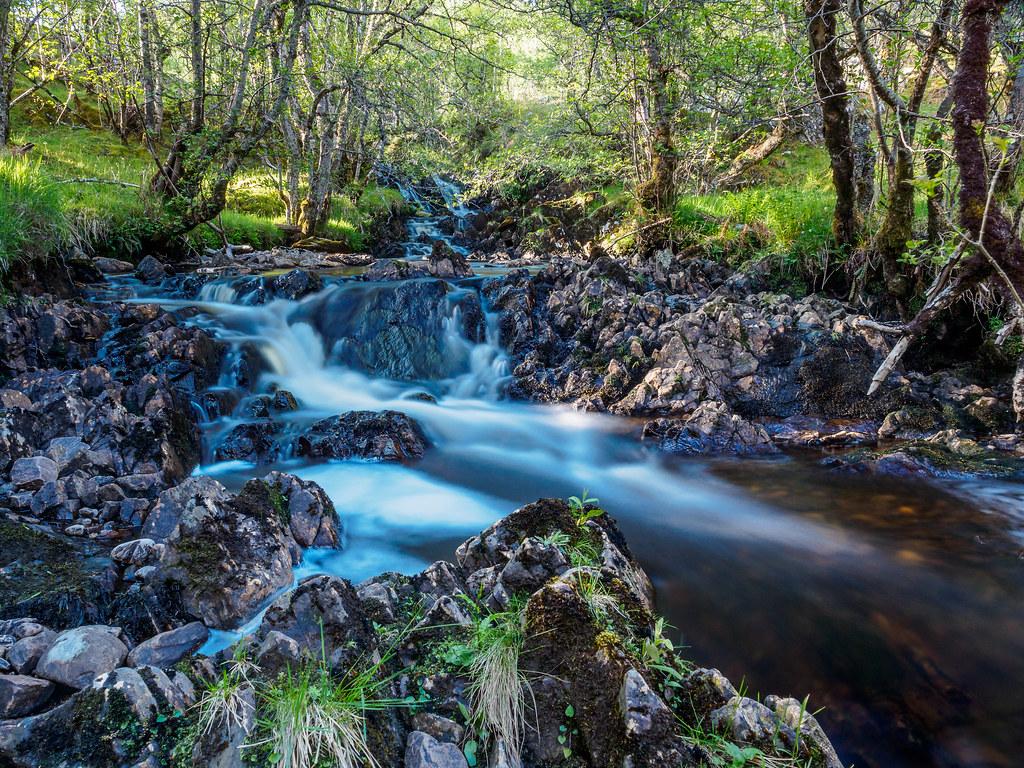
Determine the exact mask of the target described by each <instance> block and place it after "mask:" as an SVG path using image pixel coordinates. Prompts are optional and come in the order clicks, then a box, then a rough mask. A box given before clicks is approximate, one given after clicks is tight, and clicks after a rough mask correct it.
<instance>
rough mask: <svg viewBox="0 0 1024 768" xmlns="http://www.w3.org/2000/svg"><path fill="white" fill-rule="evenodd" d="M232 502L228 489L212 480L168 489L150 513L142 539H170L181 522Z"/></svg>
mask: <svg viewBox="0 0 1024 768" xmlns="http://www.w3.org/2000/svg"><path fill="white" fill-rule="evenodd" d="M230 498H231V494H230V493H228V490H227V488H225V487H224V486H223V485H221V484H220V483H218V482H217V481H216V480H214V479H213V478H211V477H205V476H201V477H190V478H188V479H187V480H186V481H185V482H183V483H180V484H179V485H176V486H174V487H173V488H168V489H167V490H166V491H164V492H163V493H161V494H160V498H159V501H157V504H156V506H155V507H154V508H153V510H152V511H151V512H150V513H149V516H148V517H147V518H146V522H145V524H144V525H143V528H142V535H143V536H145V537H146V538H149V539H152V540H154V541H161V540H163V539H166V538H167V537H168V536H170V535H171V534H172V533H173V532H174V530H175V528H177V526H178V523H179V522H180V521H181V520H182V518H185V517H188V518H197V517H201V516H203V515H205V514H212V513H214V512H215V511H216V510H217V509H218V508H219V507H220V505H222V504H224V503H226V502H227V501H228V500H229V499H230Z"/></svg>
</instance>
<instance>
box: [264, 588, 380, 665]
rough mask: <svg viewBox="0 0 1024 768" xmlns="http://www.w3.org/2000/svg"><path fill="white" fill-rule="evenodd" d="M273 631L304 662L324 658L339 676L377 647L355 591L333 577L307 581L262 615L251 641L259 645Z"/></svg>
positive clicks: (282, 597)
mask: <svg viewBox="0 0 1024 768" xmlns="http://www.w3.org/2000/svg"><path fill="white" fill-rule="evenodd" d="M272 631H276V632H279V633H281V634H282V635H284V636H286V637H288V638H291V639H292V640H294V641H295V642H296V643H297V645H298V648H299V653H300V654H301V655H302V656H304V657H305V658H307V659H319V658H321V656H322V655H326V659H327V662H328V664H329V665H330V667H331V669H334V670H338V671H347V670H348V668H349V667H350V666H351V665H352V663H353V662H355V660H356V659H358V658H360V657H365V656H368V655H370V653H371V649H372V648H373V647H374V645H375V643H376V635H375V633H374V631H373V625H372V624H371V623H370V620H369V618H368V617H367V615H366V613H365V611H364V610H363V607H362V603H361V602H360V600H359V596H358V595H357V594H356V591H355V590H354V589H353V588H352V585H351V584H349V583H348V582H347V581H345V580H344V579H339V578H337V577H335V576H311V577H310V578H308V579H305V580H304V581H303V582H302V583H300V584H299V586H298V587H296V588H295V590H293V591H292V592H289V593H287V594H285V595H282V596H281V597H279V598H278V599H277V600H275V601H274V603H273V604H272V605H271V606H270V607H269V608H268V609H267V612H266V614H264V617H263V623H262V624H260V628H259V630H258V631H257V633H256V641H257V642H259V643H263V642H264V641H265V640H266V638H267V636H268V635H269V634H270V633H271V632H272ZM264 663H266V660H265V661H264ZM269 668H270V669H283V666H274V665H273V664H271V665H269Z"/></svg>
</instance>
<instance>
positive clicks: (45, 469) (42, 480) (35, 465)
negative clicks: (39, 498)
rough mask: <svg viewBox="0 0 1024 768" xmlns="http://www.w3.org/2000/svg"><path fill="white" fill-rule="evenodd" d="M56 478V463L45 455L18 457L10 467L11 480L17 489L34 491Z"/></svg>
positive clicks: (54, 480)
mask: <svg viewBox="0 0 1024 768" xmlns="http://www.w3.org/2000/svg"><path fill="white" fill-rule="evenodd" d="M56 480H57V463H56V462H55V461H54V460H53V459H48V458H47V457H46V456H28V457H26V458H23V459H18V460H17V461H15V462H14V465H13V466H12V467H11V482H12V483H13V484H14V487H15V488H17V489H19V490H29V491H36V490H39V489H40V488H42V487H43V485H44V484H46V483H50V482H56Z"/></svg>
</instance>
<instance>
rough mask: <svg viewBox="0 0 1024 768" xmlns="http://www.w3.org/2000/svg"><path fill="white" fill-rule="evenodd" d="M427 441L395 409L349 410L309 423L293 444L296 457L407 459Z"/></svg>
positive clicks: (420, 452) (415, 456)
mask: <svg viewBox="0 0 1024 768" xmlns="http://www.w3.org/2000/svg"><path fill="white" fill-rule="evenodd" d="M426 445H427V441H426V438H425V437H424V435H423V430H422V429H420V426H419V424H417V423H416V422H415V421H413V420H412V419H411V418H409V417H408V416H406V415H405V414H404V413H400V412H398V411H379V412H377V411H350V412H348V413H345V414H342V415H341V416H334V417H332V418H329V419H322V420H321V421H318V422H316V423H315V424H313V426H312V427H310V428H309V430H308V431H307V432H306V433H305V434H304V435H302V437H300V438H299V439H298V441H297V443H296V451H297V453H298V454H299V455H300V456H309V457H313V458H330V459H352V458H358V459H375V460H378V461H411V460H414V459H420V458H422V457H423V452H424V450H425V449H426Z"/></svg>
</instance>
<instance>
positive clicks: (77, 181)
mask: <svg viewBox="0 0 1024 768" xmlns="http://www.w3.org/2000/svg"><path fill="white" fill-rule="evenodd" d="M57 183H58V184H113V185H114V186H117V187H128V188H129V189H142V185H141V184H132V183H131V182H130V181H118V180H117V179H92V178H90V179H60V180H59V181H57Z"/></svg>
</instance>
